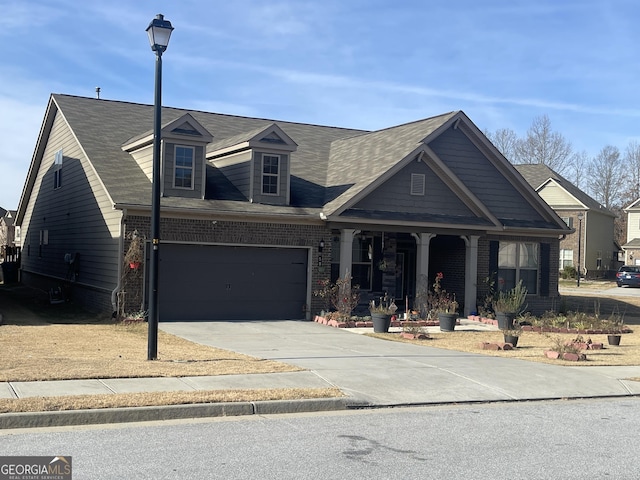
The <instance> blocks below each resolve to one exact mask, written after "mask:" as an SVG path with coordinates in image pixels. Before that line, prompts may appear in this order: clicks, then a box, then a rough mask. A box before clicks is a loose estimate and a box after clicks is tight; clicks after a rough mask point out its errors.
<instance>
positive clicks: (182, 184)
mask: <svg viewBox="0 0 640 480" xmlns="http://www.w3.org/2000/svg"><path fill="white" fill-rule="evenodd" d="M175 153H176V155H175V162H176V167H175V171H174V177H173V186H174V187H175V188H190V189H192V188H193V157H194V149H193V147H181V146H176V150H175Z"/></svg>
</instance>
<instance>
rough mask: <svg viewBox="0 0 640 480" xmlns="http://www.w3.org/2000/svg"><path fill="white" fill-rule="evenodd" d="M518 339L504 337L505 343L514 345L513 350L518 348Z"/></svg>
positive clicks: (512, 336)
mask: <svg viewBox="0 0 640 480" xmlns="http://www.w3.org/2000/svg"><path fill="white" fill-rule="evenodd" d="M518 338H519V337H516V336H515V335H505V336H504V343H510V344H511V345H513V348H516V347H517V346H518Z"/></svg>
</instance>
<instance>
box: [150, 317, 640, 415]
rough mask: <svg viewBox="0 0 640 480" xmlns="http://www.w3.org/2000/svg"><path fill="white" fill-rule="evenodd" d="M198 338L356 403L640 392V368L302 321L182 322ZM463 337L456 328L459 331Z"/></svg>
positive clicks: (171, 329)
mask: <svg viewBox="0 0 640 480" xmlns="http://www.w3.org/2000/svg"><path fill="white" fill-rule="evenodd" d="M160 328H161V329H162V330H164V331H166V332H168V333H172V334H174V335H178V336H181V337H183V338H186V339H188V340H191V341H193V342H197V343H201V344H204V345H210V346H215V347H219V348H223V349H227V350H232V351H236V352H240V353H244V354H247V355H252V356H255V357H260V358H265V359H271V360H278V361H282V362H286V363H289V364H293V365H297V366H300V367H303V368H306V369H308V370H310V371H312V372H313V373H314V374H316V375H317V376H318V377H320V378H322V379H324V380H325V381H326V382H327V383H329V384H331V385H335V386H337V387H339V388H340V389H342V391H343V392H345V393H347V394H349V395H350V396H351V397H352V398H353V400H354V403H355V404H357V403H365V404H368V405H379V406H390V405H408V404H412V405H416V404H429V403H448V402H454V403H455V402H483V401H509V400H534V399H557V398H580V397H602V396H624V395H640V382H631V381H627V380H624V378H628V377H631V376H637V377H640V367H599V368H594V367H564V366H556V365H548V364H542V363H533V362H527V361H524V360H516V359H509V358H500V357H490V356H485V355H478V354H470V353H462V352H455V351H450V350H442V349H438V348H432V347H423V346H418V345H411V344H407V343H400V342H391V341H385V340H379V339H375V338H371V337H367V336H364V335H359V334H356V333H353V332H351V331H348V330H344V329H337V328H331V327H327V326H324V325H320V324H318V323H314V322H302V321H247V322H176V323H169V322H167V323H161V324H160ZM453 334H454V335H455V333H453Z"/></svg>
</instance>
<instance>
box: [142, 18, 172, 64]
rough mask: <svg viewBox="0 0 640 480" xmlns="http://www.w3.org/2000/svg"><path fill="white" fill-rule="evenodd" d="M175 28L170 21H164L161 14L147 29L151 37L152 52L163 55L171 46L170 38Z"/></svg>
mask: <svg viewBox="0 0 640 480" xmlns="http://www.w3.org/2000/svg"><path fill="white" fill-rule="evenodd" d="M172 31H173V27H172V26H171V22H170V21H169V20H165V19H164V15H162V14H161V13H159V14H158V15H157V16H156V18H154V19H153V20H152V21H151V23H150V24H149V26H148V27H147V34H148V35H149V44H150V45H151V50H153V51H154V52H156V53H158V54H162V52H164V51H165V50H166V49H167V46H168V45H169V37H171V32H172Z"/></svg>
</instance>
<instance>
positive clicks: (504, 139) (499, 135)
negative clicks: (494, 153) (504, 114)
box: [484, 128, 522, 164]
mask: <svg viewBox="0 0 640 480" xmlns="http://www.w3.org/2000/svg"><path fill="white" fill-rule="evenodd" d="M484 134H485V135H486V136H487V138H488V139H489V140H491V143H493V144H494V145H495V147H496V148H497V149H498V150H500V153H502V155H504V156H505V158H506V159H507V160H509V161H510V162H511V163H513V164H519V163H522V162H521V161H520V159H519V157H518V144H519V143H520V142H522V140H520V139H519V138H518V134H517V133H516V132H514V131H513V130H511V129H510V128H499V129H498V130H496V131H495V132H494V133H492V132H489V131H485V132H484Z"/></svg>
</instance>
